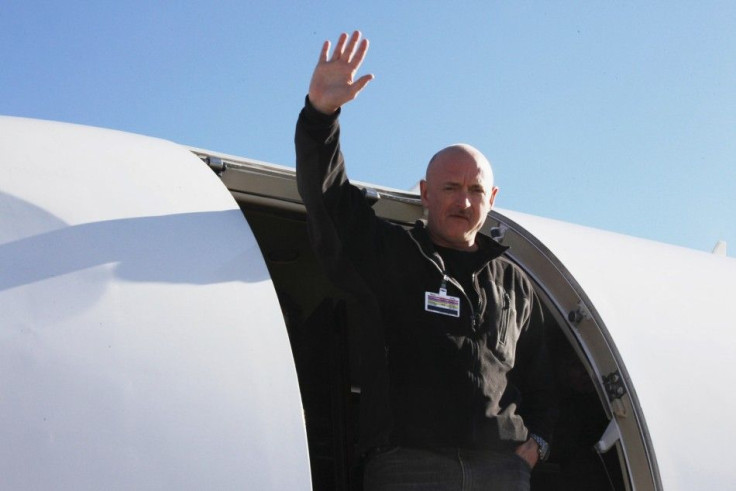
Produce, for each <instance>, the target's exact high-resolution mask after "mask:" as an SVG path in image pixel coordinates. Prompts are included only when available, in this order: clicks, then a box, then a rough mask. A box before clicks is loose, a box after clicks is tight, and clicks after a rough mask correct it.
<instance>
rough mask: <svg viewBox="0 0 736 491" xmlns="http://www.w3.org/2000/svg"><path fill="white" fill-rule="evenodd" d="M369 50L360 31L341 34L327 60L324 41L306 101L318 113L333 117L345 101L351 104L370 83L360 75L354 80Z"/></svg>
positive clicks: (369, 78)
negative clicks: (361, 38)
mask: <svg viewBox="0 0 736 491" xmlns="http://www.w3.org/2000/svg"><path fill="white" fill-rule="evenodd" d="M367 51H368V40H367V39H363V40H362V41H361V40H360V32H359V31H355V32H353V34H352V36H350V39H349V40H348V35H347V34H345V33H342V34H341V35H340V38H339V39H338V40H337V45H335V51H334V52H333V53H332V57H331V58H329V59H328V57H329V52H330V42H329V41H325V43H324V44H323V45H322V51H321V52H320V54H319V61H318V62H317V66H316V67H315V69H314V73H313V74H312V81H311V82H310V84H309V101H310V102H311V103H312V105H313V106H314V107H315V109H317V110H318V111H320V112H323V113H325V114H332V113H334V112H335V111H337V110H338V109H339V108H340V107H341V106H342V105H343V104H345V103H346V102H349V101H352V100H353V99H355V97H356V96H357V95H358V93H359V92H360V91H361V90H363V88H364V87H365V86H366V85H367V84H368V82H370V81H371V80H373V75H372V74H369V75H363V76H362V77H360V78H359V79H357V80H354V78H355V74H356V72H357V71H358V68H360V65H361V63H363V58H365V54H366V52H367Z"/></svg>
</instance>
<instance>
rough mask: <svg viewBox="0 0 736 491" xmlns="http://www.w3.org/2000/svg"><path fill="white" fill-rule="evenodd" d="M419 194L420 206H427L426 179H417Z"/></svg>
mask: <svg viewBox="0 0 736 491" xmlns="http://www.w3.org/2000/svg"><path fill="white" fill-rule="evenodd" d="M419 196H421V198H422V206H424V207H425V208H426V207H427V181H425V180H424V179H422V180H421V181H419Z"/></svg>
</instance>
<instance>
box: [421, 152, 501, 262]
mask: <svg viewBox="0 0 736 491" xmlns="http://www.w3.org/2000/svg"><path fill="white" fill-rule="evenodd" d="M492 179H493V177H492V172H491V168H490V164H488V161H487V160H485V158H484V157H483V156H482V155H481V154H480V153H478V154H477V155H476V154H474V153H473V152H468V151H466V150H465V149H455V148H450V149H445V150H443V151H442V152H440V153H439V154H438V155H437V156H436V157H435V158H434V160H433V161H432V163H431V164H430V166H429V169H428V170H427V180H426V181H422V182H421V183H420V188H421V194H422V204H423V205H424V207H425V208H426V209H427V213H428V215H427V228H428V230H429V235H430V237H431V238H432V241H433V242H434V243H435V244H437V245H439V246H443V247H450V248H453V249H460V250H474V249H475V248H476V246H475V235H476V234H477V233H478V231H479V230H480V228H481V227H482V226H483V223H484V222H485V219H486V215H487V214H488V213H489V212H490V211H491V207H492V206H493V200H494V199H495V197H496V193H497V192H498V188H495V187H493V185H492Z"/></svg>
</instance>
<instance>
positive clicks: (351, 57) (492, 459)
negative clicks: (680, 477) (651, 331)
mask: <svg viewBox="0 0 736 491" xmlns="http://www.w3.org/2000/svg"><path fill="white" fill-rule="evenodd" d="M367 50H368V41H367V40H365V39H363V40H362V41H361V35H360V33H359V32H357V31H356V32H354V33H353V34H352V36H350V37H349V38H348V36H347V35H346V34H342V35H341V36H340V38H339V40H338V42H337V44H336V46H335V49H334V52H333V54H332V56H330V53H329V52H330V43H329V42H325V43H324V45H323V46H322V50H321V53H320V57H319V62H318V64H317V67H316V68H315V70H314V74H313V76H312V80H311V83H310V87H309V94H308V96H307V100H306V102H305V107H304V109H303V110H302V112H301V114H300V116H299V121H298V123H297V129H296V137H295V143H296V153H297V182H298V186H299V192H300V194H301V196H302V199H303V201H304V204H305V206H306V208H307V219H308V227H309V232H310V239H311V241H312V244H313V247H314V249H315V251H316V253H317V255H318V257H319V258H320V260H321V261H322V263H323V265H324V267H325V268H326V270H327V272H328V275H329V276H330V277H331V278H332V279H333V280H334V281H335V282H336V283H337V284H338V285H340V286H342V287H344V288H345V289H347V290H349V291H351V292H352V293H353V295H354V296H355V298H356V300H357V301H358V302H359V303H360V304H361V305H362V307H363V309H364V311H365V318H366V319H368V320H367V321H366V323H367V324H369V325H370V327H369V328H367V329H365V331H367V332H366V333H365V335H364V336H363V337H362V338H361V341H362V343H363V350H364V351H363V363H364V365H367V366H368V367H369V370H368V371H367V372H365V371H364V373H367V375H366V377H365V380H363V383H362V388H363V390H362V399H361V410H362V414H361V440H362V442H361V443H362V445H363V448H364V449H365V450H366V463H365V479H364V486H365V489H366V490H369V491H370V490H379V489H380V490H390V489H421V490H431V489H438V490H440V489H442V490H444V489H447V490H450V489H457V490H460V489H463V490H466V489H467V490H475V489H479V490H480V489H489V490H517V489H519V490H522V489H529V477H530V471H531V469H532V468H533V467H534V466H535V465H536V464H537V462H538V461H539V460H540V458H544V457H546V455H547V453H548V444H547V442H548V441H549V440H550V435H551V430H552V426H553V420H554V414H555V409H554V404H553V402H552V401H553V390H552V386H551V370H549V368H548V361H547V355H546V351H545V346H544V339H543V330H542V319H541V309H540V307H539V303H538V300H537V298H536V295H535V294H534V290H533V287H532V284H531V282H530V281H529V279H528V278H527V277H526V275H525V274H524V273H523V272H522V271H521V270H520V269H519V268H518V267H516V266H515V265H514V264H513V263H511V262H510V261H509V260H508V259H506V258H505V257H503V255H502V254H503V252H504V251H505V249H506V248H505V247H503V246H501V245H500V244H498V243H496V242H495V241H493V240H492V239H490V238H488V237H485V236H483V235H481V234H479V233H478V232H479V230H480V229H481V227H482V226H483V223H484V221H485V218H486V216H487V214H488V213H489V212H490V210H491V207H492V206H493V202H494V200H495V197H496V193H497V192H498V188H496V187H494V186H493V173H492V171H491V166H490V164H489V163H488V160H487V159H486V158H485V157H484V156H483V155H482V154H481V153H480V152H479V151H478V150H476V149H475V148H473V147H471V146H469V145H465V144H459V145H453V146H451V147H448V148H445V149H443V150H441V151H440V152H438V153H437V154H436V155H435V156H434V157H433V158H432V159H431V161H430V163H429V165H428V167H427V173H426V179H425V180H423V181H422V182H421V198H422V204H423V205H424V207H425V209H426V212H427V221H426V226H425V224H424V223H423V222H418V223H417V225H416V226H415V227H414V228H413V229H411V230H409V231H407V230H404V229H403V228H402V227H399V226H396V225H392V224H390V223H388V222H386V221H384V220H381V219H379V218H377V217H376V216H375V214H374V213H373V211H372V209H371V207H370V205H369V204H368V203H367V202H366V200H365V198H364V196H363V194H362V192H361V191H360V190H359V189H357V188H355V187H354V186H352V185H351V184H350V182H349V181H348V179H347V176H346V174H345V167H344V160H343V156H342V153H341V152H340V144H339V131H340V130H339V125H338V121H337V119H338V116H339V113H340V108H341V107H342V106H343V105H344V104H345V103H347V102H349V101H351V100H353V99H354V98H355V97H356V96H357V95H358V93H360V91H361V90H363V88H365V86H366V85H367V84H368V83H369V82H370V81H371V80H372V79H373V76H372V75H364V76H361V77H360V78H357V79H356V78H355V76H356V73H357V70H358V68H359V67H360V65H361V63H362V61H363V59H364V57H365V54H366V52H367ZM522 396H523V397H522Z"/></svg>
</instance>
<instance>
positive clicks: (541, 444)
mask: <svg viewBox="0 0 736 491" xmlns="http://www.w3.org/2000/svg"><path fill="white" fill-rule="evenodd" d="M529 438H531V439H532V440H534V441H535V442H537V447H538V449H539V461H540V462H544V461H545V460H547V458H548V457H549V443H547V441H546V440H545V439H544V438H542V437H541V436H539V435H535V434H534V433H529Z"/></svg>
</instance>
